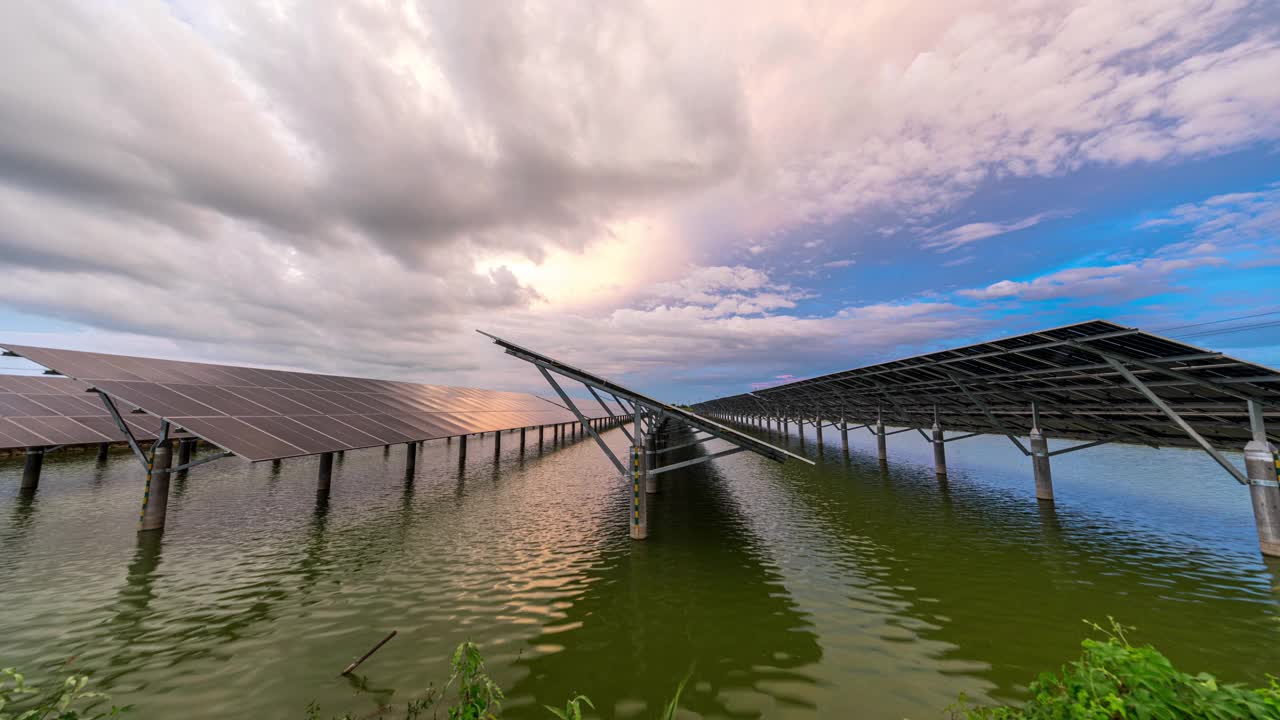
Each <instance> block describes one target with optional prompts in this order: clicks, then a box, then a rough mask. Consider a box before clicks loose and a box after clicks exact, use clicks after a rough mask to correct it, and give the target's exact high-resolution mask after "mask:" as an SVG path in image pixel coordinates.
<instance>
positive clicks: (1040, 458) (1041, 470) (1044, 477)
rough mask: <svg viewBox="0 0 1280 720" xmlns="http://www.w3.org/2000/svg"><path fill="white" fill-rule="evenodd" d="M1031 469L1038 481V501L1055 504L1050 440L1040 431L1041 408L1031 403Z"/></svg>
mask: <svg viewBox="0 0 1280 720" xmlns="http://www.w3.org/2000/svg"><path fill="white" fill-rule="evenodd" d="M1031 469H1032V472H1033V473H1034V474H1035V479H1036V499H1037V500H1044V501H1045V502H1053V473H1051V472H1050V471H1049V440H1048V438H1046V437H1045V436H1044V433H1043V432H1041V430H1040V408H1039V406H1037V405H1036V404H1035V403H1031Z"/></svg>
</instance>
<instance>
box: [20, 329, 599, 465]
mask: <svg viewBox="0 0 1280 720" xmlns="http://www.w3.org/2000/svg"><path fill="white" fill-rule="evenodd" d="M3 347H4V348H5V349H7V350H8V351H10V352H12V353H14V354H16V355H19V356H21V357H24V358H27V359H28V360H31V361H32V362H34V363H36V364H38V365H42V366H44V367H46V368H50V369H52V370H54V371H56V372H58V373H61V374H63V375H67V376H69V377H72V378H75V379H76V380H79V381H81V382H82V383H85V384H86V385H87V386H91V387H92V388H94V389H96V390H99V391H101V392H103V393H106V394H107V395H108V396H110V397H111V398H112V399H113V400H117V401H123V402H124V403H128V404H129V405H132V406H136V407H139V408H141V409H142V410H144V411H145V412H147V413H149V414H151V415H154V416H156V417H159V418H164V419H166V420H168V421H169V422H170V423H172V424H174V425H176V426H179V427H182V428H185V429H186V430H188V431H190V432H191V433H194V434H195V435H198V436H199V437H201V438H204V439H205V440H208V441H209V442H211V443H214V444H215V445H218V446H220V447H222V448H224V449H226V450H229V451H231V452H233V453H235V454H237V455H240V456H242V457H245V458H248V459H249V460H254V461H259V460H275V459H281V458H288V457H297V456H301V455H313V454H317V453H323V452H333V451H338V450H353V449H357V448H364V447H374V446H377V445H386V444H392V443H405V442H416V441H421V440H431V439H436V438H444V437H452V436H457V435H467V434H472V433H478V432H491V431H495V430H507V429H514V428H520V427H531V426H536V425H549V424H555V423H564V422H572V421H575V420H576V418H575V416H574V415H573V414H572V413H571V412H570V411H569V410H568V409H566V408H564V407H562V406H560V405H558V404H555V403H552V402H550V401H548V400H545V399H543V398H539V397H537V396H534V395H528V394H525V393H515V392H499V391H493V390H477V389H472V388H460V387H448V386H439V385H422V384H417V383H407V382H395V381H390V380H373V379H368V378H357V377H344V376H338V375H321V374H315V373H303V372H289V371H283V370H269V369H262V368H249V367H237V366H231V365H213V364H208V363H195V362H182V361H175V360H159V359H154V358H143V357H131V356H123V355H107V354H103V353H92V352H81V351H75V350H56V349H50V348H37V347H27V346H21V345H4V346H3ZM82 387H84V386H82ZM89 399H96V398H93V397H92V396H90V398H89ZM604 415H605V413H604V412H603V411H597V412H595V413H592V414H591V416H593V417H601V416H604ZM135 417H136V416H135ZM108 421H110V418H108Z"/></svg>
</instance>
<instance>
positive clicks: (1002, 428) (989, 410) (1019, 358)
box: [695, 320, 1280, 450]
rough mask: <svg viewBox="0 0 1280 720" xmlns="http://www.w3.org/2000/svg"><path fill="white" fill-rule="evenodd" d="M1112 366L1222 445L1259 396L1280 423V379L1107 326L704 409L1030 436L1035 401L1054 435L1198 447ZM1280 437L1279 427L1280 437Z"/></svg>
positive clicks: (1057, 332)
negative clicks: (1251, 400) (1249, 400)
mask: <svg viewBox="0 0 1280 720" xmlns="http://www.w3.org/2000/svg"><path fill="white" fill-rule="evenodd" d="M1108 359H1110V360H1114V361H1117V362H1120V363H1122V364H1123V365H1124V366H1125V367H1126V368H1127V369H1128V370H1129V371H1131V372H1132V373H1133V374H1134V375H1135V376H1137V377H1138V379H1139V380H1140V381H1141V382H1143V383H1144V384H1146V385H1147V386H1148V387H1149V388H1150V389H1151V390H1152V391H1153V392H1155V393H1156V394H1157V395H1158V396H1159V397H1160V398H1161V399H1162V400H1163V401H1165V402H1166V403H1167V404H1168V405H1169V406H1170V407H1171V408H1172V409H1173V410H1174V411H1175V412H1177V413H1178V414H1179V415H1180V416H1182V417H1183V419H1185V420H1186V421H1187V422H1188V423H1189V424H1190V425H1191V426H1192V427H1193V428H1195V430H1196V431H1197V432H1199V433H1200V434H1201V435H1202V436H1204V437H1205V438H1206V439H1207V440H1208V441H1209V442H1211V443H1213V444H1214V445H1216V446H1218V447H1221V448H1227V449H1233V450H1238V449H1240V448H1241V447H1243V445H1244V444H1245V443H1246V442H1247V441H1248V440H1249V438H1250V434H1249V433H1250V431H1249V420H1248V415H1247V413H1248V411H1247V405H1246V399H1247V398H1255V399H1257V400H1259V401H1261V403H1262V404H1263V406H1264V407H1265V408H1267V415H1268V417H1269V418H1272V419H1270V420H1269V421H1268V422H1269V424H1270V426H1271V427H1272V428H1276V427H1280V422H1277V420H1280V412H1277V408H1280V372H1277V371H1275V370H1273V369H1271V368H1267V367H1263V366H1260V365H1255V364H1252V363H1247V362H1243V361H1240V360H1236V359H1234V358H1230V357H1227V356H1225V355H1223V354H1222V353H1218V352H1210V351H1207V350H1203V349H1201V348H1197V347H1194V346H1191V345H1187V344H1185V343H1181V342H1177V341H1175V340H1171V339H1169V338H1165V337H1161V336H1158V335H1153V334H1151V333H1146V332H1142V331H1140V330H1137V329H1134V328H1127V327H1123V326H1121V325H1117V324H1115V323H1111V322H1106V321H1102V320H1094V321H1090V322H1084V323H1078V324H1075V325H1069V326H1066V327H1060V328H1054V329H1050V330H1043V331H1040V332H1034V333H1028V334H1025V335H1019V336H1016V337H1010V338H1005V339H1003V340H996V341H992V342H985V343H980V344H977V345H970V346H968V347H962V348H956V349H952V350H943V351H941V352H935V353H929V354H927V355H920V356H917V357H912V358H906V359H903V360H895V361H893V362H887V363H881V364H878V365H871V366H868V367H862V368H857V369H854V370H846V371H843V372H837V373H832V374H830V375H823V376H821V377H814V378H809V379H806V380H801V381H798V382H794V383H790V384H787V385H781V386H778V387H773V388H769V389H765V390H757V391H755V392H752V393H744V394H741V395H735V396H732V397H725V398H720V399H717V400H711V401H708V402H705V403H700V404H699V405H697V406H695V407H696V408H697V409H699V410H701V411H704V412H709V413H729V414H739V415H751V416H761V415H766V416H791V417H802V418H808V419H813V418H818V417H821V418H825V419H827V420H832V419H837V418H841V417H844V418H847V419H848V421H849V422H850V423H851V424H861V423H868V422H875V419H876V417H877V415H878V414H883V418H884V422H885V424H887V425H896V426H902V427H918V428H925V427H929V426H931V425H932V424H933V418H934V412H935V407H936V409H937V414H938V419H939V422H940V424H941V426H942V428H943V429H944V430H948V431H950V430H954V431H960V432H979V433H999V434H1005V432H1006V431H1008V432H1012V433H1016V434H1023V435H1025V434H1026V432H1027V431H1028V430H1029V429H1030V428H1031V404H1032V402H1033V401H1034V402H1036V403H1037V405H1038V407H1039V415H1040V427H1041V429H1043V430H1044V431H1045V432H1046V433H1047V434H1049V435H1051V436H1056V437H1063V438H1076V439H1081V440H1103V439H1113V440H1116V441H1122V442H1133V443H1143V444H1150V445H1175V446H1187V447H1191V446H1194V442H1193V441H1192V440H1191V439H1190V438H1189V437H1188V436H1187V434H1186V433H1185V432H1184V431H1183V430H1182V429H1181V428H1179V427H1178V426H1177V425H1176V424H1175V423H1174V422H1173V421H1172V420H1171V419H1170V418H1169V417H1168V416H1167V415H1165V414H1164V413H1163V412H1162V411H1161V410H1160V409H1159V408H1157V407H1156V406H1155V405H1154V404H1152V403H1151V402H1150V401H1149V400H1148V399H1147V398H1146V397H1145V396H1144V395H1143V394H1142V393H1141V392H1140V391H1139V390H1138V389H1137V388H1136V387H1135V386H1134V385H1133V384H1131V383H1130V382H1129V381H1128V380H1127V379H1126V378H1125V377H1124V375H1123V374H1122V373H1120V372H1119V371H1118V370H1117V369H1116V368H1115V367H1114V366H1113V365H1112V364H1111V363H1110V362H1108ZM1273 435H1274V431H1273Z"/></svg>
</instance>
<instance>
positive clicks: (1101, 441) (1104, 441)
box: [1049, 438, 1116, 457]
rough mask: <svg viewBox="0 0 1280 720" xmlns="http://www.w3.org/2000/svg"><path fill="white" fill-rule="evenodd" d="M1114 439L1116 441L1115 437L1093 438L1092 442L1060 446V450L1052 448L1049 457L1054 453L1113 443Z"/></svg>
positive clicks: (1061, 453)
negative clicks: (1067, 446)
mask: <svg viewBox="0 0 1280 720" xmlns="http://www.w3.org/2000/svg"><path fill="white" fill-rule="evenodd" d="M1115 441H1116V438H1106V439H1105V440H1094V441H1093V442H1087V443H1081V444H1080V445H1072V446H1071V447H1069V448H1062V449H1061V450H1054V451H1052V452H1050V453H1049V457H1054V456H1055V455H1065V454H1067V453H1069V452H1075V451H1077V450H1085V449H1088V448H1091V447H1098V446H1099V445H1106V444H1108V443H1113V442H1115Z"/></svg>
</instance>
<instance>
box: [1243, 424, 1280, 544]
mask: <svg viewBox="0 0 1280 720" xmlns="http://www.w3.org/2000/svg"><path fill="white" fill-rule="evenodd" d="M1249 425H1250V428H1251V429H1252V431H1253V439H1252V440H1250V441H1249V443H1248V444H1247V445H1245V446H1244V466H1245V474H1246V475H1248V477H1249V497H1250V498H1251V499H1252V500H1253V520H1254V522H1255V523H1256V524H1257V526H1258V547H1259V549H1260V550H1262V554H1263V555H1270V556H1272V557H1280V454H1277V453H1276V447H1275V446H1274V445H1272V444H1271V443H1270V442H1269V441H1268V440H1267V430H1266V425H1265V423H1264V421H1263V417H1262V404H1261V403H1259V402H1258V401H1257V400H1250V401H1249Z"/></svg>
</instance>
